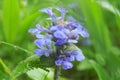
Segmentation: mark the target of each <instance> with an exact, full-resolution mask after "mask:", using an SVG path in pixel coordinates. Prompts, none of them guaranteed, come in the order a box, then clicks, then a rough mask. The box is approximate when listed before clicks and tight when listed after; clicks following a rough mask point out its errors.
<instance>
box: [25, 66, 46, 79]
mask: <svg viewBox="0 0 120 80" xmlns="http://www.w3.org/2000/svg"><path fill="white" fill-rule="evenodd" d="M47 74H48V72H46V71H45V70H43V69H40V68H34V69H32V70H29V71H28V72H27V75H28V76H29V77H30V78H31V79H33V80H44V79H45V78H46V76H47Z"/></svg>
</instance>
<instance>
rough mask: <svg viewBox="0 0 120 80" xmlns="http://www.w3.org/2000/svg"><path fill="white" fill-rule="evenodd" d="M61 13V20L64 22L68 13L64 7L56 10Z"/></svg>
mask: <svg viewBox="0 0 120 80" xmlns="http://www.w3.org/2000/svg"><path fill="white" fill-rule="evenodd" d="M56 9H57V10H58V11H59V12H60V13H61V19H62V20H64V17H65V14H66V13H67V11H66V10H65V9H64V8H63V7H59V8H56Z"/></svg>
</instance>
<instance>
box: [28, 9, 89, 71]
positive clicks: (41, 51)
mask: <svg viewBox="0 0 120 80" xmlns="http://www.w3.org/2000/svg"><path fill="white" fill-rule="evenodd" d="M56 9H57V10H58V11H59V12H60V13H61V16H60V18H59V17H57V16H56V15H55V13H53V8H44V9H41V10H40V11H41V12H44V13H46V14H48V15H49V16H50V20H52V23H53V25H51V26H49V27H48V28H44V27H42V26H41V25H39V24H37V25H36V28H32V29H30V30H29V32H30V33H32V34H35V35H36V38H37V39H36V40H35V41H34V43H35V45H36V46H37V47H38V49H35V50H34V52H35V53H36V54H37V55H38V56H43V55H44V56H46V57H50V55H53V56H54V58H55V65H56V66H62V68H63V69H64V70H67V69H70V68H72V67H73V64H72V62H73V61H74V60H77V61H82V60H84V59H85V57H84V55H83V54H82V51H81V50H80V49H77V50H75V49H72V48H71V49H70V50H67V51H66V50H65V47H66V46H70V45H69V44H74V43H77V42H78V40H79V37H83V38H87V37H89V34H88V32H87V30H86V29H85V28H84V27H83V26H82V25H81V24H80V23H79V22H77V21H76V20H75V19H73V18H69V20H67V21H65V20H64V18H65V15H66V12H67V11H66V10H64V8H63V7H59V8H56ZM42 32H44V33H45V34H42ZM52 43H53V44H54V47H56V48H55V49H57V50H58V49H59V48H58V47H60V50H59V54H58V53H57V50H54V49H53V47H52ZM75 47H76V46H75ZM75 47H74V48H75ZM53 53H54V54H53ZM55 54H57V56H56V55H55Z"/></svg>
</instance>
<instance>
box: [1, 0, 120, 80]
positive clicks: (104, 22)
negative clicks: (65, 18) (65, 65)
mask: <svg viewBox="0 0 120 80" xmlns="http://www.w3.org/2000/svg"><path fill="white" fill-rule="evenodd" d="M58 6H64V7H65V8H67V10H68V12H69V13H67V14H66V15H71V16H73V17H74V18H75V19H76V20H77V21H78V22H80V23H81V24H82V25H83V26H85V27H86V29H87V30H88V32H89V34H90V38H89V39H87V40H83V41H81V40H82V39H81V38H80V39H79V40H80V41H79V43H77V46H79V48H81V49H82V52H83V53H84V55H85V57H86V59H85V60H84V61H83V62H74V63H73V64H74V65H75V66H74V67H73V68H72V69H71V70H66V71H64V70H62V73H61V77H60V80H120V76H119V75H120V64H119V63H120V0H0V80H37V79H40V80H52V76H53V68H49V67H51V66H53V65H54V63H52V62H53V60H49V59H48V58H46V57H40V58H39V57H38V56H36V55H34V53H33V50H34V49H35V48H36V46H34V43H33V40H35V37H34V35H30V34H29V33H28V29H29V28H32V27H35V25H36V24H37V23H39V24H41V25H43V26H49V23H51V22H50V19H49V18H48V15H45V14H43V13H42V12H39V10H40V9H42V8H47V7H54V8H56V7H58ZM43 11H44V10H43ZM55 12H56V13H57V11H55ZM57 15H60V14H59V13H57ZM45 18H48V19H47V20H46V19H45ZM43 34H44V33H43ZM39 60H41V61H39ZM32 73H34V75H32Z"/></svg>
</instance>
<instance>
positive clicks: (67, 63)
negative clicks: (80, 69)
mask: <svg viewBox="0 0 120 80" xmlns="http://www.w3.org/2000/svg"><path fill="white" fill-rule="evenodd" d="M72 67H73V64H72V63H70V62H67V61H65V62H63V64H62V68H63V69H64V70H67V69H71V68H72Z"/></svg>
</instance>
